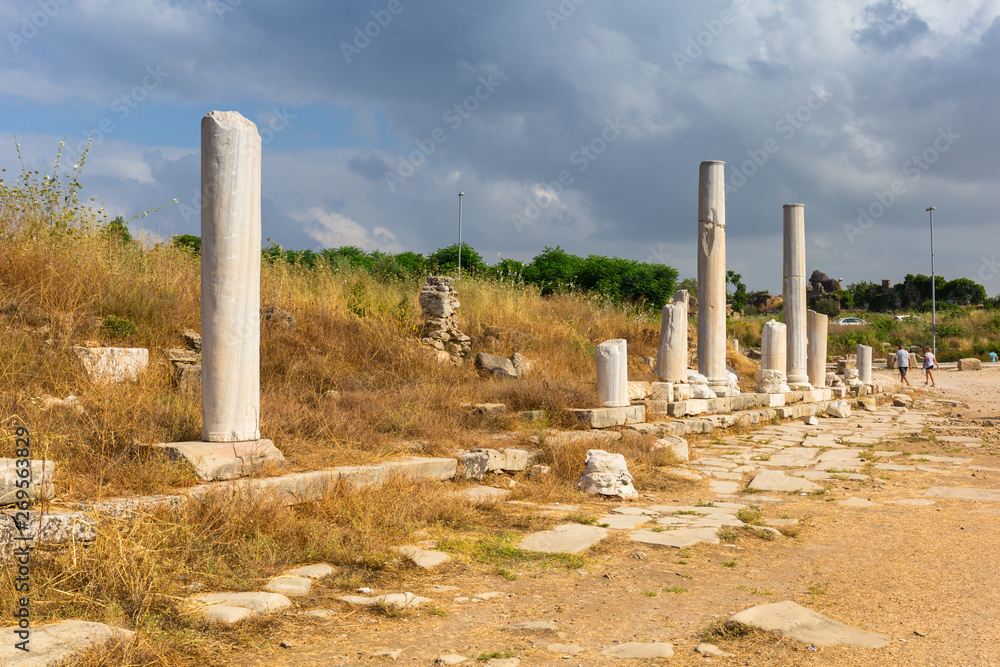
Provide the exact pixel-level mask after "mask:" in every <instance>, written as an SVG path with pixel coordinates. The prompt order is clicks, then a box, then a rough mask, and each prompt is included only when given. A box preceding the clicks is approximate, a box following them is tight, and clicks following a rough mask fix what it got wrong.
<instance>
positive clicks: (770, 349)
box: [760, 320, 788, 374]
mask: <svg viewBox="0 0 1000 667" xmlns="http://www.w3.org/2000/svg"><path fill="white" fill-rule="evenodd" d="M787 337H788V333H787V332H786V327H785V325H784V324H782V323H781V322H779V321H777V320H768V321H767V322H765V323H764V326H763V327H762V328H761V330H760V367H761V370H765V371H781V372H782V374H784V373H785V370H786V361H785V357H786V352H785V349H786V344H787Z"/></svg>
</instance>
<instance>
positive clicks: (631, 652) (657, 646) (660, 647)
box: [600, 642, 674, 660]
mask: <svg viewBox="0 0 1000 667" xmlns="http://www.w3.org/2000/svg"><path fill="white" fill-rule="evenodd" d="M600 654H601V655H604V656H607V657H609V658H617V659H619V660H649V659H652V658H672V657H674V646H673V644H667V643H666V642H654V643H652V644H643V643H640V642H627V643H625V644H617V645H615V646H609V647H607V648H606V649H604V650H602V651H601V653H600Z"/></svg>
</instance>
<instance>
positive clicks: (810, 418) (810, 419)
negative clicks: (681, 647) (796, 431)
mask: <svg viewBox="0 0 1000 667" xmlns="http://www.w3.org/2000/svg"><path fill="white" fill-rule="evenodd" d="M802 422H803V423H804V424H806V425H807V426H819V420H818V419H816V417H814V416H813V415H809V416H808V417H803V418H802ZM699 646H700V644H699Z"/></svg>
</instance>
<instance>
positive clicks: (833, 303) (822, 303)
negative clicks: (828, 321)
mask: <svg viewBox="0 0 1000 667" xmlns="http://www.w3.org/2000/svg"><path fill="white" fill-rule="evenodd" d="M812 309H813V310H815V311H816V312H817V313H821V314H823V315H829V316H830V317H836V316H837V315H840V302H839V301H837V299H836V298H835V297H832V296H828V297H824V298H822V299H816V301H814V302H813V304H812Z"/></svg>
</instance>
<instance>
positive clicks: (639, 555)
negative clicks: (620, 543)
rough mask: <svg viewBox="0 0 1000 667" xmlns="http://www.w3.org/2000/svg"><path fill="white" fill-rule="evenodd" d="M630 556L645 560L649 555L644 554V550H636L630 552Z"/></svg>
mask: <svg viewBox="0 0 1000 667" xmlns="http://www.w3.org/2000/svg"><path fill="white" fill-rule="evenodd" d="M632 558H636V559H638V560H646V559H647V558H649V556H648V555H647V554H646V552H645V551H636V552H635V553H634V554H632Z"/></svg>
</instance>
